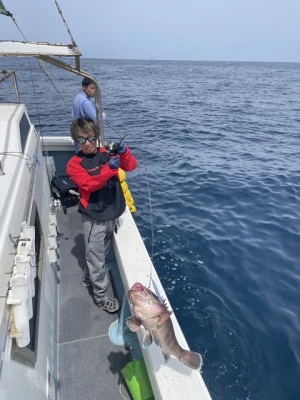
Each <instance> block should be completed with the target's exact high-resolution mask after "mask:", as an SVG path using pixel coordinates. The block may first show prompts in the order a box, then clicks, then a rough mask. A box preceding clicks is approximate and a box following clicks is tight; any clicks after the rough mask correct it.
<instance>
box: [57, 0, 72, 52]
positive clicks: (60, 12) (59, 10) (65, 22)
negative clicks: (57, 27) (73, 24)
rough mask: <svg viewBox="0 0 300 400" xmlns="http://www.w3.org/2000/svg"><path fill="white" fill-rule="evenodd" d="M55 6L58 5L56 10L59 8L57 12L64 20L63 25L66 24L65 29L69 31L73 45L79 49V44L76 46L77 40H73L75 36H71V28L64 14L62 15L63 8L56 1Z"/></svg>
mask: <svg viewBox="0 0 300 400" xmlns="http://www.w3.org/2000/svg"><path fill="white" fill-rule="evenodd" d="M55 5H56V8H57V11H58V12H59V14H60V16H61V18H62V20H63V23H64V24H65V27H66V29H67V31H68V33H69V35H70V38H71V40H72V43H73V45H74V46H76V47H77V44H76V42H75V40H74V38H73V36H72V34H71V31H70V28H69V26H68V24H67V21H66V20H65V18H64V16H63V13H62V11H61V8H60V6H59V5H58V3H57V1H56V0H55Z"/></svg>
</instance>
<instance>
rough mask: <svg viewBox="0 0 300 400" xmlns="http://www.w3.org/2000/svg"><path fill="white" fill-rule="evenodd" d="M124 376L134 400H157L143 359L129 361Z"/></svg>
mask: <svg viewBox="0 0 300 400" xmlns="http://www.w3.org/2000/svg"><path fill="white" fill-rule="evenodd" d="M122 374H123V377H124V379H125V382H126V384H127V387H128V389H129V391H130V394H131V396H132V398H133V400H155V399H154V395H153V392H152V388H151V384H150V380H149V377H148V373H147V369H146V366H145V361H144V359H143V358H140V359H138V360H134V361H129V363H127V364H126V365H125V367H124V368H123V369H122Z"/></svg>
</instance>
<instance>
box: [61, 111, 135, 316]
mask: <svg viewBox="0 0 300 400" xmlns="http://www.w3.org/2000/svg"><path fill="white" fill-rule="evenodd" d="M70 131H71V136H72V139H73V140H74V141H75V142H76V143H78V144H79V146H80V151H79V152H78V153H77V154H76V155H74V156H73V157H72V158H71V159H70V161H69V162H68V164H67V173H68V174H69V175H70V177H71V179H72V181H73V182H74V183H75V184H76V186H77V187H78V188H79V193H80V202H79V206H78V211H79V212H80V213H82V223H83V230H84V241H85V256H86V264H87V265H86V268H85V270H84V273H83V280H82V285H83V286H91V285H92V286H93V293H94V300H95V303H96V304H97V306H98V307H99V308H100V309H103V310H105V311H107V312H110V313H112V312H116V311H117V310H118V309H119V301H118V299H116V298H110V297H107V289H108V276H107V271H106V269H105V255H106V254H107V252H108V250H109V246H110V241H111V238H112V235H113V232H114V229H115V220H116V219H117V218H118V217H120V215H122V214H123V212H124V210H125V207H126V203H125V199H124V194H123V191H122V187H121V184H120V181H119V178H118V168H119V167H120V168H122V169H123V170H124V171H132V170H134V169H135V168H136V166H137V161H136V158H135V157H134V156H133V154H132V153H131V151H130V149H129V147H128V146H125V144H124V143H122V144H120V145H118V146H117V148H116V153H117V154H115V155H113V156H111V155H110V154H108V152H107V151H106V149H105V148H104V147H101V146H100V147H98V146H97V143H98V139H99V136H100V131H99V128H98V126H97V125H96V124H95V123H94V121H93V120H91V119H88V118H78V119H75V120H74V121H73V122H72V124H71V128H70Z"/></svg>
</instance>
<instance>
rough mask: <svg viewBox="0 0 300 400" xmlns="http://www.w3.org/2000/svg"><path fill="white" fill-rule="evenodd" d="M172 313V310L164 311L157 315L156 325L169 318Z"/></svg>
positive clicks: (158, 325)
mask: <svg viewBox="0 0 300 400" xmlns="http://www.w3.org/2000/svg"><path fill="white" fill-rule="evenodd" d="M171 314H172V311H165V312H164V313H162V314H161V315H160V316H159V320H158V321H157V327H158V328H160V327H161V326H162V325H163V324H164V323H165V322H166V321H167V319H169V318H170V315H171Z"/></svg>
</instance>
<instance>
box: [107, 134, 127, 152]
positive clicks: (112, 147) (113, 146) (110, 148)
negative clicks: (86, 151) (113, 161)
mask: <svg viewBox="0 0 300 400" xmlns="http://www.w3.org/2000/svg"><path fill="white" fill-rule="evenodd" d="M126 136H127V135H124V136H123V137H122V138H121V140H120V141H119V143H114V142H108V143H105V146H104V147H105V149H106V151H107V153H108V154H109V155H113V154H118V152H119V150H120V147H121V146H122V142H123V140H124V139H125V137H126Z"/></svg>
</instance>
